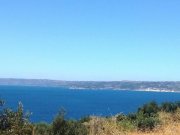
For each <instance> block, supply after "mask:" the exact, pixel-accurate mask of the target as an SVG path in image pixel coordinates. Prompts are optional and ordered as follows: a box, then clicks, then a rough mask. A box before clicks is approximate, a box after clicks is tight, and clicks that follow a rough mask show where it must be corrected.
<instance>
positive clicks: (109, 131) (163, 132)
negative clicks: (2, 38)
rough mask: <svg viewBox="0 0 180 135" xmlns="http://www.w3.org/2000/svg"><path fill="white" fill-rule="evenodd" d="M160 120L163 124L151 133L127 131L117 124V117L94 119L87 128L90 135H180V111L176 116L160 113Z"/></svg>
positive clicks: (179, 110)
mask: <svg viewBox="0 0 180 135" xmlns="http://www.w3.org/2000/svg"><path fill="white" fill-rule="evenodd" d="M159 119H160V120H161V124H160V125H158V126H157V127H156V128H155V129H154V130H153V131H149V132H148V131H146V132H142V131H138V130H137V129H134V130H133V131H125V130H124V129H123V128H122V127H121V126H120V125H118V124H117V123H116V119H115V117H112V118H101V117H92V119H91V121H90V122H89V123H87V126H88V128H89V130H90V134H89V135H180V109H178V111H177V112H176V113H174V114H170V113H165V112H160V113H159Z"/></svg>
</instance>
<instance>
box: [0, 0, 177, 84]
mask: <svg viewBox="0 0 180 135" xmlns="http://www.w3.org/2000/svg"><path fill="white" fill-rule="evenodd" d="M0 78H35V79H36V78H37V79H38V78H39V79H44V78H46V79H58V80H83V81H87V80H89V81H92V80H93V81H120V80H143V81H180V1H179V0H172V1H169V0H146V1H145V0H29V1H25V0H16V1H15V0H1V1H0Z"/></svg>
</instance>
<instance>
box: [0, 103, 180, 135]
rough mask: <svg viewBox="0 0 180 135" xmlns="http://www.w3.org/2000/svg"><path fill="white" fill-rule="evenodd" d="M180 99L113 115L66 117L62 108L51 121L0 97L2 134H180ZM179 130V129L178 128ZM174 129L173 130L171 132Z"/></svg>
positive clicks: (0, 128) (146, 105)
mask: <svg viewBox="0 0 180 135" xmlns="http://www.w3.org/2000/svg"><path fill="white" fill-rule="evenodd" d="M179 128H180V102H174V103H173V102H165V103H162V104H160V105H158V104H157V103H156V102H154V101H153V102H150V103H147V104H144V105H143V106H142V107H140V108H138V110H137V112H135V113H130V114H127V115H124V114H119V115H116V116H112V117H84V118H82V119H81V120H67V119H65V111H63V110H61V111H60V112H59V113H58V114H57V116H56V117H55V118H54V120H53V121H52V123H51V124H48V123H36V124H33V123H31V122H30V121H29V113H24V111H23V105H22V104H21V103H19V105H18V107H17V109H16V110H12V109H9V108H6V107H4V101H2V100H0V135H119V134H130V135H131V134H132V135H135V134H145V133H148V134H151V133H153V134H156V133H157V134H160V130H161V132H167V134H180V130H179ZM175 129H176V130H175ZM170 131H171V133H170Z"/></svg>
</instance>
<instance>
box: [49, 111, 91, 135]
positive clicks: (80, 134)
mask: <svg viewBox="0 0 180 135" xmlns="http://www.w3.org/2000/svg"><path fill="white" fill-rule="evenodd" d="M52 133H53V135H87V134H88V132H87V129H86V127H85V126H84V125H83V124H82V123H80V122H78V121H71V120H65V118H64V112H62V111H61V112H60V113H59V114H58V115H57V117H56V118H55V119H54V121H53V123H52Z"/></svg>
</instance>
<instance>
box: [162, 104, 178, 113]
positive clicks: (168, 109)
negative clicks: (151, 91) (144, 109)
mask: <svg viewBox="0 0 180 135" xmlns="http://www.w3.org/2000/svg"><path fill="white" fill-rule="evenodd" d="M178 106H179V103H178V102H177V103H171V102H165V103H162V104H161V110H162V111H165V112H173V113H174V112H175V111H176V110H177V108H178Z"/></svg>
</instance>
